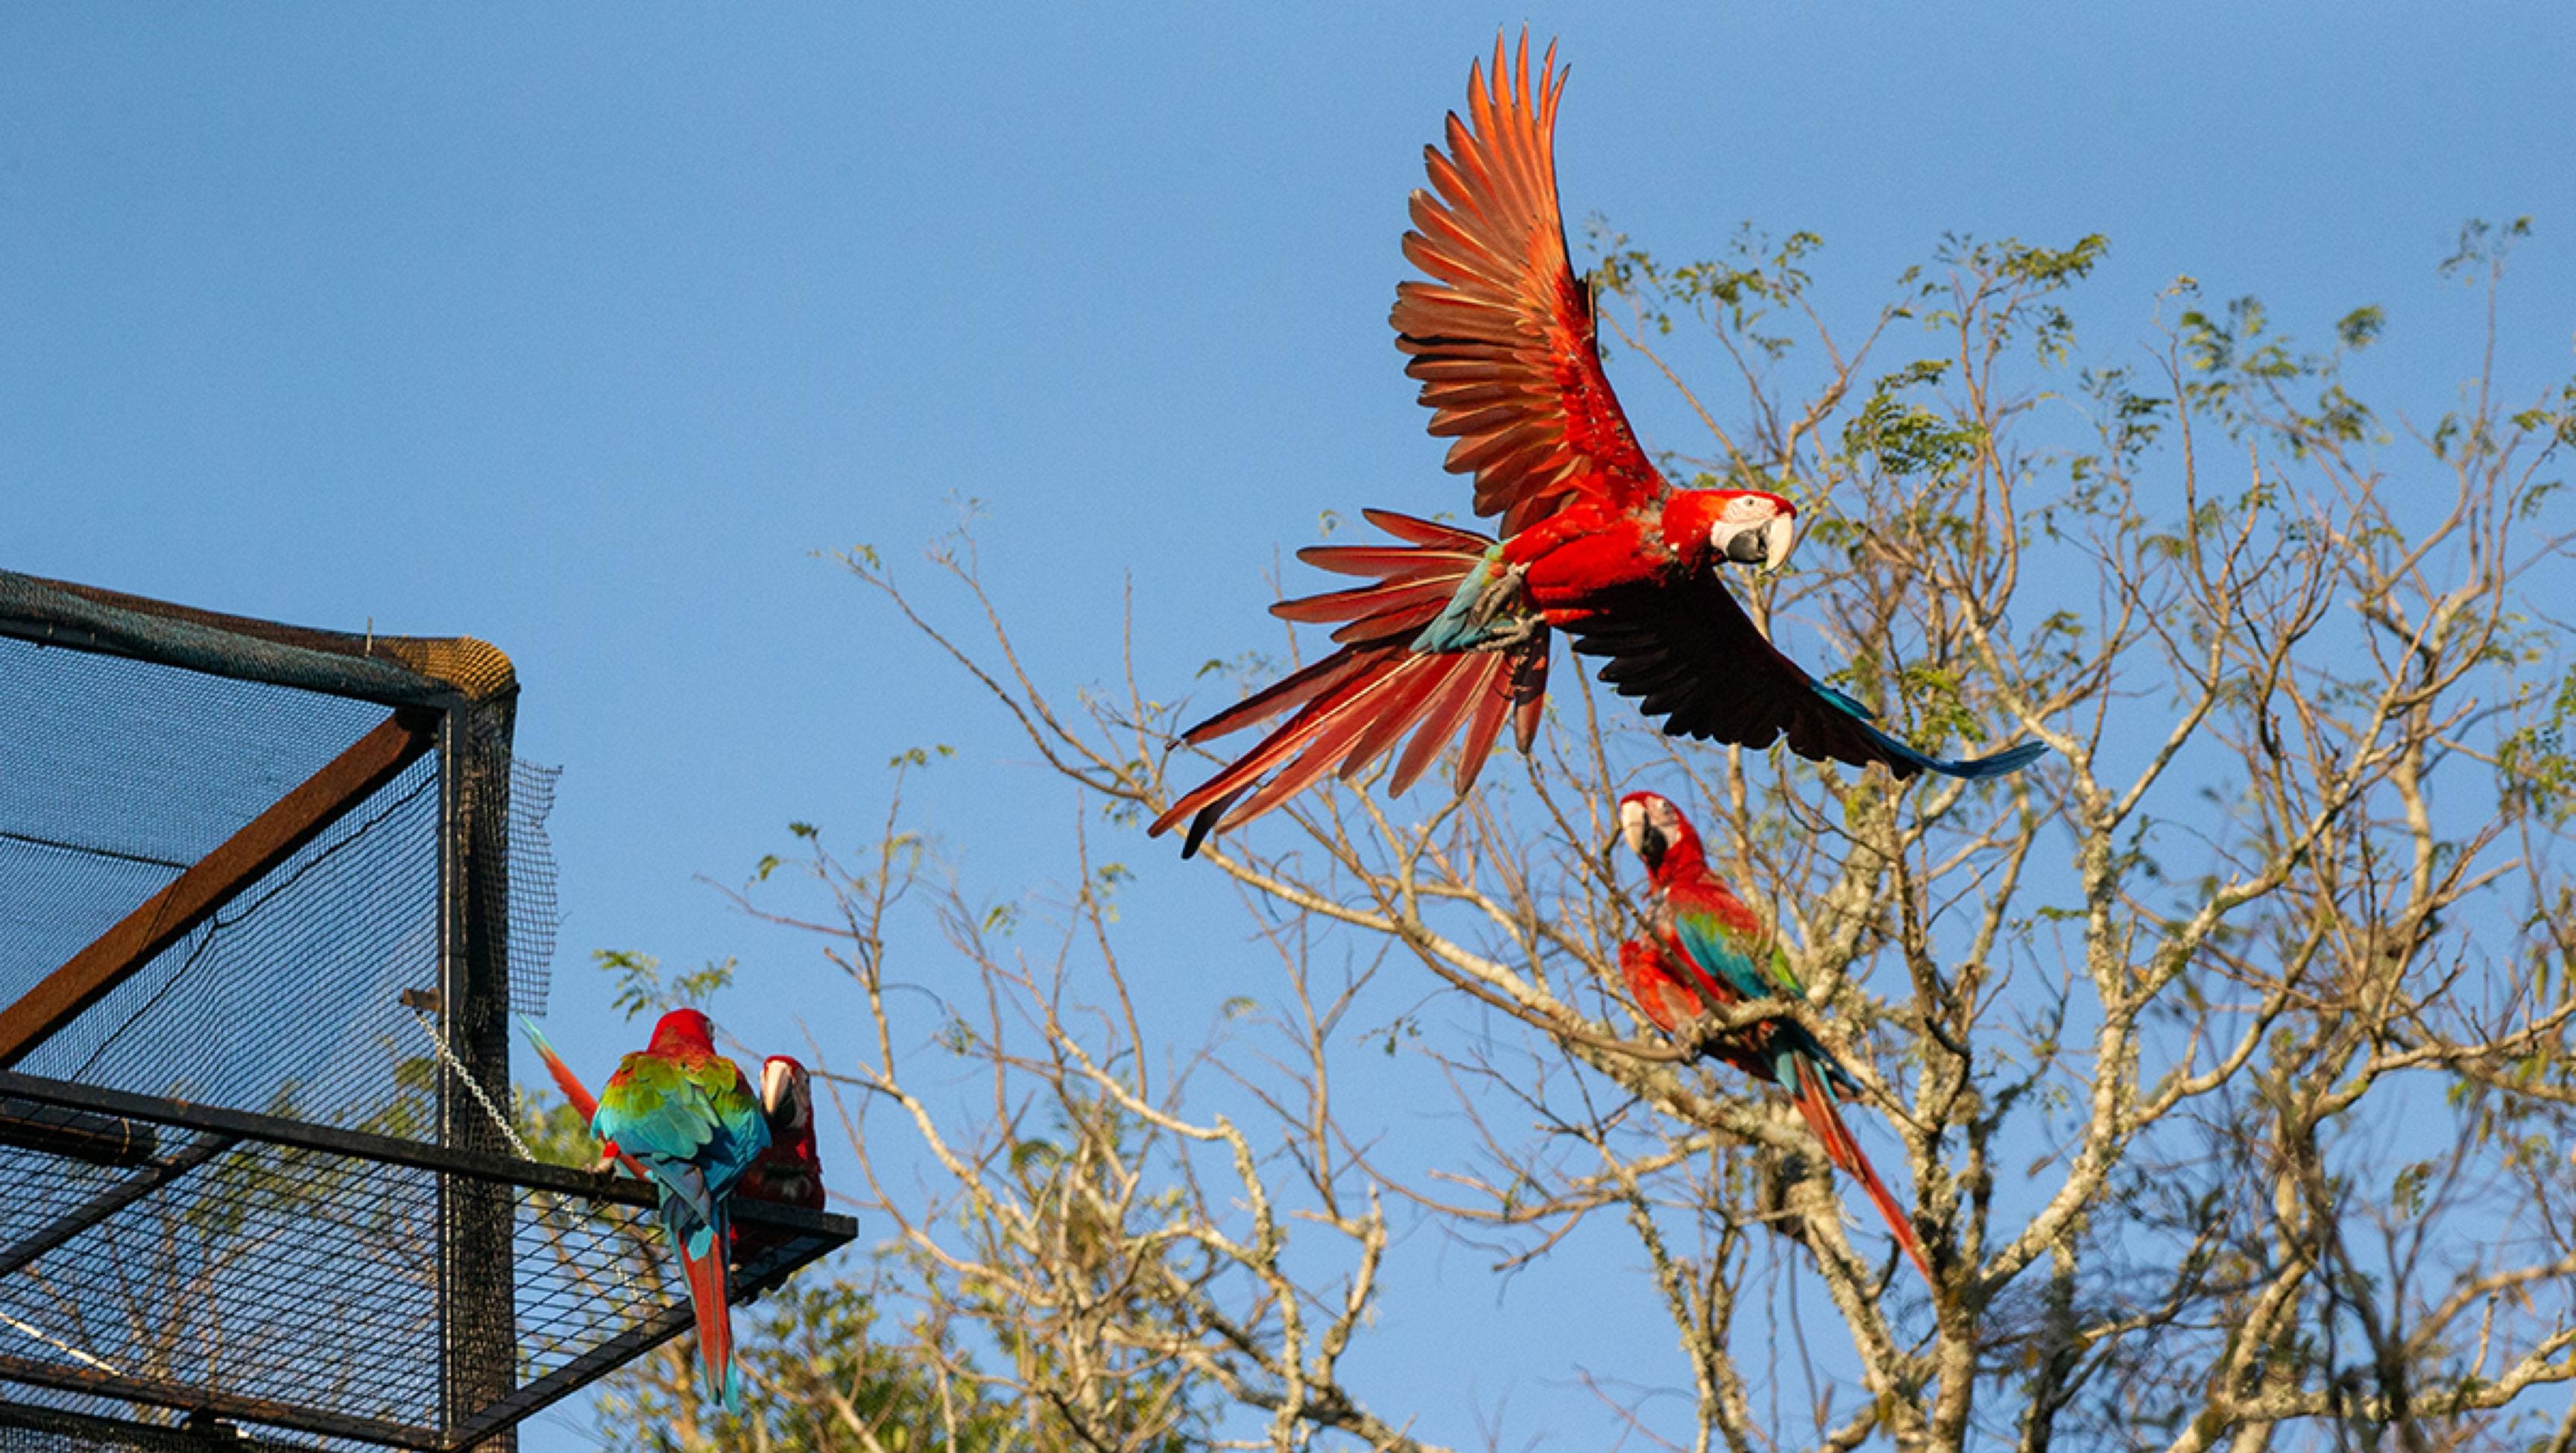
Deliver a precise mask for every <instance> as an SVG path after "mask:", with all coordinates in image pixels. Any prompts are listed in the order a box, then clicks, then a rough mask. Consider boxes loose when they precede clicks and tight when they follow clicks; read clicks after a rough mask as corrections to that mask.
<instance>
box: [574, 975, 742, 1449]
mask: <svg viewBox="0 0 2576 1453" xmlns="http://www.w3.org/2000/svg"><path fill="white" fill-rule="evenodd" d="M590 1133H591V1134H592V1135H594V1136H596V1137H598V1139H599V1141H600V1144H601V1146H602V1148H603V1152H604V1155H605V1156H614V1155H628V1156H632V1157H634V1158H635V1159H636V1160H637V1161H640V1162H642V1164H643V1166H644V1170H645V1172H646V1174H647V1175H648V1176H649V1177H650V1178H651V1179H652V1182H653V1187H654V1190H655V1191H656V1192H657V1193H658V1194H659V1197H660V1203H661V1210H662V1225H663V1228H664V1229H665V1230H667V1231H668V1232H669V1233H670V1236H671V1245H672V1246H673V1248H674V1249H676V1250H677V1251H678V1252H679V1254H680V1262H681V1265H682V1266H683V1267H684V1268H685V1269H686V1270H687V1272H688V1281H689V1302H690V1305H691V1306H692V1307H693V1308H694V1309H695V1312H696V1315H697V1324H698V1361H699V1365H700V1366H701V1367H703V1368H704V1369H705V1371H706V1379H707V1396H708V1397H709V1398H711V1399H713V1400H714V1401H716V1402H718V1403H720V1404H722V1405H723V1406H724V1407H725V1408H727V1409H729V1410H734V1411H739V1410H740V1409H741V1407H742V1375H741V1373H740V1371H739V1370H738V1369H737V1368H736V1367H735V1365H734V1358H733V1299H732V1291H731V1288H730V1285H729V1280H730V1279H729V1275H728V1270H727V1267H726V1262H727V1260H728V1258H729V1257H730V1255H731V1253H732V1249H733V1235H732V1215H731V1203H732V1199H733V1192H734V1186H735V1184H736V1183H737V1182H739V1181H740V1180H741V1179H742V1178H743V1173H744V1172H745V1171H747V1170H749V1169H750V1168H751V1164H752V1162H753V1161H755V1160H758V1159H759V1158H760V1153H761V1152H762V1151H764V1150H767V1149H768V1148H769V1121H768V1119H767V1118H766V1117H765V1116H763V1115H762V1114H761V1107H760V1101H759V1100H758V1098H756V1097H755V1096H754V1095H753V1094H752V1089H751V1084H750V1082H749V1081H747V1080H745V1079H744V1078H743V1077H742V1070H741V1069H740V1068H739V1067H737V1066H736V1065H735V1064H734V1062H733V1061H732V1060H729V1059H727V1058H725V1057H724V1056H723V1055H720V1054H718V1053H716V1047H715V1037H714V1026H713V1025H711V1024H709V1023H708V1022H707V1016H705V1015H704V1014H701V1013H699V1012H698V1011H697V1010H695V1009H674V1010H672V1011H671V1012H670V1013H668V1014H665V1015H663V1016H662V1018H661V1021H660V1022H659V1023H657V1024H655V1025H654V1026H653V1040H652V1043H651V1044H650V1045H648V1046H647V1047H646V1048H644V1049H641V1050H638V1051H636V1052H635V1053H633V1054H630V1055H628V1056H626V1058H625V1059H623V1060H621V1061H619V1062H618V1066H617V1073H615V1074H613V1075H610V1076H609V1077H608V1084H607V1086H606V1088H604V1089H602V1090H601V1091H600V1094H599V1109H598V1111H597V1112H596V1113H594V1114H593V1115H592V1116H591V1118H590ZM603 1164H605V1159H604V1158H603Z"/></svg>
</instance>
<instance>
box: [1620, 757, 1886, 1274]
mask: <svg viewBox="0 0 2576 1453" xmlns="http://www.w3.org/2000/svg"><path fill="white" fill-rule="evenodd" d="M1619 831H1620V835H1621V836H1623V837H1625V838H1626V839H1627V841H1628V848H1629V850H1630V851H1631V852H1634V853H1635V854H1636V855H1637V858H1638V860H1639V861H1640V862H1642V863H1644V864H1645V865H1646V873H1647V877H1648V882H1649V885H1650V886H1651V888H1652V890H1653V895H1654V920H1655V923H1654V930H1655V932H1654V937H1653V938H1652V939H1631V940H1629V941H1628V942H1627V943H1625V944H1623V945H1621V946H1620V949H1619V968H1620V972H1621V974H1622V976H1623V977H1625V978H1626V979H1627V981H1628V993H1629V996H1630V997H1631V998H1632V999H1634V1000H1635V1001H1636V1005H1637V1008H1638V1009H1639V1010H1640V1011H1641V1012H1642V1013H1644V1014H1645V1016H1646V1018H1647V1019H1649V1020H1650V1021H1652V1022H1653V1023H1654V1025H1655V1027H1656V1028H1658V1029H1660V1030H1662V1031H1664V1032H1665V1033H1666V1034H1677V1033H1680V1032H1681V1031H1682V1030H1683V1029H1684V1028H1685V1027H1686V1026H1688V1025H1689V1024H1690V1023H1691V1022H1692V1021H1693V1020H1696V1019H1698V1018H1699V1017H1700V1016H1701V1015H1703V1014H1706V1013H1707V1012H1709V1010H1711V1009H1712V1008H1715V1007H1717V1006H1719V1005H1725V1004H1741V1003H1745V1002H1747V1001H1750V1000H1754V999H1765V998H1774V997H1784V996H1787V995H1791V994H1796V993H1798V992H1800V990H1799V988H1798V983H1797V981H1796V980H1795V979H1793V978H1791V977H1790V976H1789V974H1788V972H1787V971H1786V970H1785V969H1783V968H1781V967H1780V966H1778V965H1777V964H1775V963H1773V962H1772V960H1771V944H1770V935H1768V934H1767V933H1765V932H1763V929H1762V922H1761V920H1760V919H1758V918H1756V917H1754V915H1753V910H1752V909H1750V908H1748V907H1746V906H1745V905H1744V900H1743V899H1741V898H1738V897H1736V896H1735V894H1734V893H1733V892H1732V891H1730V890H1729V889H1728V888H1727V886H1726V882H1725V880H1724V879H1722V878H1720V877H1718V876H1717V874H1715V873H1714V872H1711V871H1710V870H1709V866H1708V860H1707V858H1706V856H1705V855H1704V854H1702V852H1701V851H1700V845H1699V834H1698V833H1697V832H1696V831H1694V830H1693V829H1692V828H1691V825H1690V820H1689V819H1688V818H1685V817H1683V816H1682V814H1681V810H1680V809H1679V808H1677V807H1675V806H1673V805H1672V803H1670V802H1668V801H1666V800H1665V799H1663V798H1662V797H1659V796H1657V795H1655V794H1654V793H1652V792H1631V793H1629V794H1628V795H1627V796H1625V797H1623V798H1620V799H1619ZM1709 1053H1710V1054H1711V1055H1713V1056H1714V1057H1716V1058H1718V1059H1721V1060H1724V1061H1725V1062H1726V1063H1728V1064H1731V1065H1733V1066H1735V1067H1736V1068H1737V1069H1740V1070H1743V1071H1744V1072H1745V1073H1746V1074H1749V1075H1751V1076H1753V1077H1754V1078H1756V1079H1760V1080H1768V1081H1770V1082H1771V1083H1773V1084H1776V1085H1778V1086H1780V1087H1781V1088H1782V1089H1784V1090H1787V1091H1788V1092H1789V1094H1790V1096H1791V1098H1792V1099H1794V1100H1795V1101H1796V1102H1797V1106H1798V1113H1799V1114H1800V1115H1801V1116H1802V1117H1804V1118H1805V1120H1806V1122H1807V1128H1808V1129H1809V1130H1810V1131H1812V1132H1814V1134H1815V1137H1816V1139H1817V1140H1818V1141H1819V1142H1821V1143H1822V1144H1823V1145H1824V1148H1825V1158H1826V1159H1828V1160H1830V1161H1832V1162H1833V1163H1834V1164H1835V1165H1837V1166H1840V1167H1841V1168H1842V1169H1843V1171H1844V1172H1845V1173H1846V1174H1848V1175H1850V1176H1851V1178H1852V1179H1854V1180H1856V1181H1859V1182H1860V1184H1861V1189H1862V1190H1863V1191H1865V1192H1867V1193H1868V1195H1869V1198H1870V1200H1871V1202H1872V1203H1873V1204H1875V1205H1876V1206H1877V1207H1878V1213H1879V1215H1880V1216H1882V1217H1883V1218H1885V1219H1886V1221H1887V1229H1888V1230H1890V1231H1892V1232H1894V1233H1895V1235H1896V1244H1897V1245H1899V1246H1902V1247H1903V1248H1905V1254H1906V1255H1907V1256H1909V1257H1912V1258H1913V1260H1914V1266H1915V1269H1916V1270H1918V1271H1920V1272H1922V1273H1923V1280H1924V1281H1925V1282H1926V1283H1927V1284H1928V1283H1930V1282H1931V1280H1932V1263H1931V1262H1930V1261H1929V1260H1928V1259H1927V1258H1926V1257H1925V1256H1924V1254H1923V1243H1922V1242H1921V1241H1920V1240H1918V1239H1917V1238H1916V1237H1915V1234H1914V1223H1913V1222H1912V1221H1910V1220H1908V1219H1906V1215H1905V1212H1904V1211H1903V1210H1902V1209H1901V1208H1900V1207H1898V1205H1897V1204H1896V1197H1894V1196H1893V1195H1890V1194H1889V1193H1888V1190H1887V1183H1886V1182H1884V1181H1882V1180H1880V1179H1879V1178H1878V1171H1877V1170H1876V1169H1875V1168H1874V1167H1872V1166H1871V1165H1870V1163H1869V1157H1868V1156H1866V1155H1863V1154H1862V1153H1861V1148H1860V1142H1859V1141H1857V1140H1855V1139H1853V1138H1852V1133H1851V1127H1849V1126H1847V1125H1845V1124H1844V1123H1843V1117H1842V1112H1841V1111H1840V1110H1839V1109H1837V1108H1836V1102H1837V1100H1838V1099H1839V1098H1840V1097H1841V1096H1842V1095H1848V1094H1857V1093H1858V1092H1859V1090H1860V1086H1859V1085H1858V1084H1857V1083H1856V1082H1855V1081H1854V1080H1853V1079H1852V1077H1851V1074H1850V1072H1849V1071H1847V1070H1845V1069H1844V1068H1843V1067H1842V1065H1841V1063H1840V1062H1839V1061H1837V1060H1836V1059H1835V1058H1834V1057H1833V1054H1832V1052H1831V1051H1829V1050H1827V1049H1826V1048H1825V1047H1824V1045H1823V1044H1821V1043H1819V1042H1818V1041H1817V1039H1816V1037H1815V1036H1814V1035H1812V1034H1810V1033H1808V1032H1807V1030H1806V1029H1805V1028H1804V1027H1803V1026H1801V1025H1799V1024H1798V1023H1797V1022H1796V1021H1794V1020H1788V1019H1773V1020H1766V1021H1764V1022H1763V1023H1761V1024H1757V1025H1753V1026H1751V1027H1749V1028H1748V1029H1746V1030H1744V1031H1743V1032H1742V1033H1741V1034H1738V1035H1729V1036H1726V1037H1724V1038H1722V1039H1719V1040H1717V1041H1716V1042H1714V1043H1713V1044H1711V1046H1710V1048H1709Z"/></svg>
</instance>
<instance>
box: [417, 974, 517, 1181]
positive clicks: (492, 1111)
mask: <svg viewBox="0 0 2576 1453" xmlns="http://www.w3.org/2000/svg"><path fill="white" fill-rule="evenodd" d="M411 1017H412V1022H413V1023H415V1024H418V1025H419V1026H420V1032H421V1033H423V1034H426V1035H428V1036H429V1042H430V1044H431V1046H432V1047H434V1048H435V1049H437V1051H438V1057H439V1059H440V1060H441V1061H442V1062H444V1063H445V1064H446V1066H447V1069H448V1072H449V1073H450V1074H453V1075H455V1076H456V1077H457V1078H458V1079H460V1080H463V1081H464V1082H465V1091H466V1093H467V1094H470V1095H472V1096H473V1097H474V1103H475V1104H477V1105H480V1106H482V1107H483V1113H484V1114H486V1115H489V1116H491V1117H492V1123H493V1124H495V1125H498V1126H500V1127H501V1134H502V1135H504V1136H506V1137H508V1139H509V1142H510V1148H511V1149H512V1150H515V1151H517V1152H518V1153H519V1159H521V1160H535V1159H536V1158H537V1155H536V1152H535V1151H532V1150H530V1149H528V1142H526V1141H524V1140H521V1139H520V1138H519V1130H518V1127H517V1126H515V1125H512V1124H511V1123H510V1117H509V1116H507V1115H504V1114H502V1113H501V1107H500V1106H498V1105H495V1104H493V1103H492V1097H491V1096H490V1095H488V1094H485V1093H484V1092H483V1082H482V1081H481V1080H478V1079H476V1078H475V1077H474V1076H473V1074H472V1073H471V1072H469V1071H468V1070H467V1069H466V1068H465V1063H464V1061H462V1060H460V1059H458V1058H457V1057H456V1051H454V1050H452V1049H450V1048H448V1047H447V1036H446V1035H443V1034H441V1033H439V1032H438V1026H437V1025H435V1024H432V1023H430V1022H429V1016H428V1015H427V1014H424V1013H422V1012H421V1011H420V1010H418V1009H413V1010H412V1011H411Z"/></svg>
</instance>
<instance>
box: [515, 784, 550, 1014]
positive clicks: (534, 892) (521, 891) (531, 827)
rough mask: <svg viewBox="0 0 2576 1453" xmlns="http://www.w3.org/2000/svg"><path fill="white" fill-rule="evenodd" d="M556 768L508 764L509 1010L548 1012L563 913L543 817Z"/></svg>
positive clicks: (547, 809) (525, 1012) (548, 805)
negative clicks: (557, 894)
mask: <svg viewBox="0 0 2576 1453" xmlns="http://www.w3.org/2000/svg"><path fill="white" fill-rule="evenodd" d="M562 775H563V769H562V768H560V767H540V766H538V765H537V764H536V763H534V762H530V761H527V760H525V759H523V758H512V759H511V762H510V1007H511V1008H513V1009H515V1010H517V1011H519V1012H520V1013H522V1014H536V1015H542V1014H544V1013H545V1012H546V988H547V985H548V983H549V982H550V979H551V974H550V972H549V971H550V970H551V969H552V967H553V965H554V961H555V930H556V929H557V928H559V927H561V926H562V924H563V910H562V907H561V905H560V904H559V903H558V902H557V901H556V898H555V881H556V880H555V845H554V839H552V838H550V837H548V836H546V819H547V818H548V817H550V816H552V815H553V814H554V810H555V781H556V779H557V778H560V777H561V776H562Z"/></svg>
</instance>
